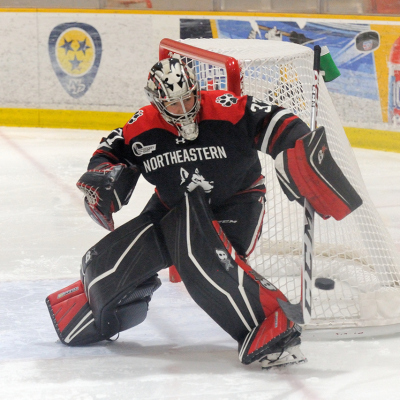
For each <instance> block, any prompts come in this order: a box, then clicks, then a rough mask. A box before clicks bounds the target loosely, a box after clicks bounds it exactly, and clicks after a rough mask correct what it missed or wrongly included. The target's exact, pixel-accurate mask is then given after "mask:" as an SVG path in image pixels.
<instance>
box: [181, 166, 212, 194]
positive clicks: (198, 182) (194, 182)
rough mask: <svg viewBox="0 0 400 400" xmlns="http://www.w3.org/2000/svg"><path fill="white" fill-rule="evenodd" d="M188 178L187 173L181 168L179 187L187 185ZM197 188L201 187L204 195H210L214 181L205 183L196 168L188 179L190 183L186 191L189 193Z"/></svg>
mask: <svg viewBox="0 0 400 400" xmlns="http://www.w3.org/2000/svg"><path fill="white" fill-rule="evenodd" d="M189 176H190V174H189V172H188V171H186V169H184V168H181V185H183V184H184V183H187V181H188V179H189ZM197 186H201V187H202V188H203V189H204V191H205V192H206V193H210V192H211V190H212V189H213V188H214V181H207V180H206V179H205V178H204V176H203V175H201V174H200V172H199V169H198V168H196V170H195V172H194V174H193V175H192V176H191V177H190V182H189V184H188V185H187V186H186V190H187V191H188V192H191V191H193V190H194V189H196V188H197Z"/></svg>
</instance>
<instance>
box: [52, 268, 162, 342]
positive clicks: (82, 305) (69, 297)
mask: <svg viewBox="0 0 400 400" xmlns="http://www.w3.org/2000/svg"><path fill="white" fill-rule="evenodd" d="M160 285H161V282H160V280H159V279H158V278H157V276H154V277H152V278H150V279H148V280H147V281H146V282H144V283H143V284H142V285H140V286H138V287H137V288H136V289H135V290H134V291H133V292H132V293H131V294H130V295H129V296H125V297H124V298H122V299H121V300H120V302H119V304H118V306H117V307H116V309H115V313H116V315H117V323H116V324H115V325H114V326H110V331H109V334H108V335H106V336H105V335H102V334H101V332H100V331H99V329H98V328H97V326H96V323H95V321H94V316H93V312H92V310H91V308H90V305H89V302H88V300H87V297H86V295H85V292H84V289H83V284H82V281H78V282H75V283H74V284H72V285H70V286H67V287H66V288H64V289H61V290H58V291H57V292H55V293H53V294H51V295H49V296H48V297H47V298H46V304H47V307H48V310H49V313H50V316H51V319H52V321H53V324H54V328H55V330H56V332H57V334H58V337H59V338H60V340H61V342H62V343H64V344H66V345H68V346H82V345H87V344H91V343H96V342H99V341H101V340H104V339H109V338H110V337H112V336H114V335H115V334H117V333H119V332H122V331H124V330H126V329H129V328H132V327H133V326H136V325H139V324H140V323H142V322H143V321H144V320H145V318H146V316H147V310H148V304H149V302H150V300H151V296H152V294H153V292H154V291H155V290H157V289H158V288H159V287H160Z"/></svg>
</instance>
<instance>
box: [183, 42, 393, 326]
mask: <svg viewBox="0 0 400 400" xmlns="http://www.w3.org/2000/svg"><path fill="white" fill-rule="evenodd" d="M182 43H185V44H189V45H191V46H196V47H198V48H201V49H207V50H210V51H212V52H216V53H220V54H223V55H227V56H230V57H234V58H235V59H236V60H238V62H239V65H240V78H239V79H240V81H241V82H240V84H241V90H242V93H243V94H249V95H252V96H255V97H257V98H259V99H261V100H263V101H265V102H267V103H271V104H272V103H274V104H278V105H281V106H283V107H286V108H289V109H290V110H292V112H293V113H295V114H296V115H298V116H299V117H300V118H302V119H303V120H304V121H305V122H306V123H308V124H309V122H310V109H311V90H312V83H313V51H312V50H311V49H310V48H307V47H304V46H300V45H295V44H292V43H288V42H274V41H262V40H241V39H238V40H232V39H190V40H184V41H182ZM183 53H184V52H182V55H184V54H183ZM188 54H190V56H191V57H190V58H186V61H187V62H188V63H189V64H190V65H191V66H193V67H194V68H195V69H196V73H197V76H198V79H199V82H200V85H201V89H202V90H213V89H227V88H228V86H227V84H228V82H227V80H228V78H227V73H226V69H225V68H222V67H221V66H215V65H212V64H211V63H208V62H204V55H202V56H201V57H199V58H200V59H202V60H203V62H200V61H198V60H196V57H195V56H193V54H192V53H188ZM319 88H320V90H319V101H318V115H317V125H318V126H324V127H325V129H326V132H327V136H328V142H329V146H330V149H331V151H332V154H333V157H334V158H335V160H336V162H337V163H338V164H339V166H340V167H341V168H342V170H343V172H344V174H345V175H346V176H347V178H348V179H349V181H350V182H351V183H352V184H353V186H354V187H355V188H356V190H357V191H358V193H359V194H360V195H361V197H362V199H363V201H364V204H363V205H362V206H361V207H360V208H359V209H357V210H356V211H355V212H354V213H352V214H351V215H349V216H348V217H346V218H345V219H344V220H342V221H340V222H338V221H335V220H333V218H331V219H329V220H322V219H321V218H320V217H318V216H316V221H315V238H314V243H315V248H314V254H315V260H314V265H313V279H315V278H318V277H327V278H332V279H334V280H335V283H336V285H335V289H334V290H331V291H322V290H319V289H316V288H313V313H312V320H311V323H310V324H309V325H307V326H306V328H313V329H315V328H351V327H364V326H365V327H367V326H384V325H393V326H394V325H395V324H399V323H400V286H399V284H400V264H399V261H398V260H399V255H398V254H397V253H396V250H395V247H394V244H393V241H392V239H391V238H390V236H389V234H388V232H387V230H386V228H385V226H384V224H383V222H382V220H381V219H380V217H379V215H378V213H377V211H376V209H375V207H374V205H373V204H372V201H371V200H370V197H369V195H368V192H367V189H366V187H365V185H364V182H363V179H362V176H361V173H360V171H359V168H358V165H357V161H356V158H355V156H354V153H353V151H352V149H351V147H350V144H349V141H348V139H347V137H346V134H345V132H344V129H343V127H342V125H341V122H340V120H339V117H338V115H337V113H336V111H335V107H334V105H333V103H332V100H331V98H330V96H329V93H328V90H327V88H326V86H325V84H324V82H323V80H322V78H321V79H320V85H319ZM260 159H261V161H262V164H263V168H264V174H265V176H266V187H267V211H266V216H265V219H264V226H263V234H262V237H261V239H260V241H259V244H258V246H257V248H256V250H255V252H254V254H253V255H252V256H251V258H250V259H249V263H250V264H251V265H252V267H253V268H255V269H256V270H257V271H258V272H260V273H261V274H262V275H264V276H265V277H266V278H267V279H269V280H270V281H271V282H272V283H274V284H275V285H276V286H278V287H279V288H280V289H281V290H282V291H283V292H284V293H285V295H286V296H287V297H288V298H289V300H290V301H292V302H298V301H299V300H300V271H301V260H302V256H301V253H302V237H303V210H302V207H301V206H299V205H298V204H297V203H296V202H293V203H291V202H289V201H288V200H287V198H286V196H285V195H284V194H283V192H282V191H281V189H280V186H279V183H278V181H277V178H276V175H275V169H274V165H273V160H272V158H271V157H269V156H266V155H263V154H261V153H260Z"/></svg>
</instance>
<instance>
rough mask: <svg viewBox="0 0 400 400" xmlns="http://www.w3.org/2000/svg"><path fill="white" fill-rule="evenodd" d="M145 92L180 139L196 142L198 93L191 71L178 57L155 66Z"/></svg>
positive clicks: (197, 132)
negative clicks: (174, 128)
mask: <svg viewBox="0 0 400 400" xmlns="http://www.w3.org/2000/svg"><path fill="white" fill-rule="evenodd" d="M145 92H146V95H147V97H148V98H149V100H150V103H151V104H153V105H154V106H155V107H157V109H158V111H159V112H160V113H161V115H162V117H163V118H164V119H165V120H166V121H167V122H168V123H169V124H171V125H174V126H175V127H176V128H177V129H178V132H179V135H180V136H182V137H183V138H185V139H187V140H195V139H196V138H197V136H198V135H199V127H198V125H197V122H196V116H197V113H198V112H199V110H200V90H199V85H198V82H197V80H196V76H195V74H194V71H193V70H192V69H191V68H189V67H188V66H187V65H186V64H185V63H184V62H182V60H181V58H180V57H179V56H174V57H173V58H167V59H165V60H161V61H159V62H158V63H156V64H155V65H154V66H153V67H152V68H151V70H150V73H149V77H148V79H147V86H146V87H145Z"/></svg>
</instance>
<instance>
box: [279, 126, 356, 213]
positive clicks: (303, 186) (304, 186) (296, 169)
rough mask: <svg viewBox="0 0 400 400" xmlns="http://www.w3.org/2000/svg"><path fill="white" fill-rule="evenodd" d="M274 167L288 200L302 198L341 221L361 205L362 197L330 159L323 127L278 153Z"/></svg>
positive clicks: (319, 211)
mask: <svg viewBox="0 0 400 400" xmlns="http://www.w3.org/2000/svg"><path fill="white" fill-rule="evenodd" d="M275 167H276V171H277V175H278V178H279V182H280V184H281V187H282V189H283V190H284V192H285V193H286V195H287V196H288V198H289V200H294V199H296V200H298V201H299V202H300V203H301V204H302V202H303V200H302V198H303V197H305V198H307V200H308V201H309V202H310V204H311V205H312V207H313V208H314V209H315V211H316V212H317V213H319V214H320V215H321V216H322V217H324V218H328V217H330V216H332V217H334V218H335V219H336V220H341V219H343V218H344V217H345V216H347V215H348V214H350V213H351V212H353V211H354V210H355V209H357V208H358V207H359V206H360V205H361V204H362V199H361V197H360V196H359V195H358V193H357V192H356V190H355V189H354V188H353V186H352V185H351V183H350V182H349V181H348V180H347V178H346V177H345V175H344V174H343V172H342V170H341V169H340V167H339V166H338V165H337V163H336V162H335V160H334V159H333V157H332V155H331V152H330V149H329V146H328V141H327V138H326V133H325V129H324V128H323V127H319V128H317V129H316V130H315V131H313V132H310V133H309V134H307V135H305V136H304V137H303V138H301V139H299V140H297V141H296V145H295V147H294V148H293V149H288V150H285V151H283V152H282V153H280V154H279V155H278V156H277V158H276V161H275Z"/></svg>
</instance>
